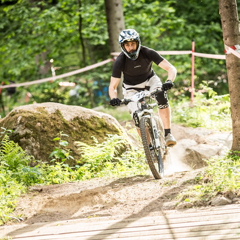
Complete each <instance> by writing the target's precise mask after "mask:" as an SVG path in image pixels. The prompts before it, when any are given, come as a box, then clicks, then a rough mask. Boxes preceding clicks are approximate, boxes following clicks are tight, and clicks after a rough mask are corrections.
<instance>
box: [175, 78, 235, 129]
mask: <svg viewBox="0 0 240 240" xmlns="http://www.w3.org/2000/svg"><path fill="white" fill-rule="evenodd" d="M200 87H201V89H200V90H198V91H197V92H196V96H195V98H194V103H193V104H191V103H190V99H189V98H184V97H183V99H182V100H180V97H179V98H178V100H177V102H176V101H175V102H173V121H174V122H175V123H180V124H182V125H185V126H191V127H204V128H209V129H216V130H227V131H230V130H231V112H230V96H229V94H225V95H217V93H216V92H215V91H214V90H213V89H212V88H210V87H209V86H208V84H207V83H206V82H203V84H201V85H200ZM181 97H182V96H181Z"/></svg>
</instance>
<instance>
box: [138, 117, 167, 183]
mask: <svg viewBox="0 0 240 240" xmlns="http://www.w3.org/2000/svg"><path fill="white" fill-rule="evenodd" d="M139 127H140V131H141V137H142V143H143V148H144V151H145V155H146V159H147V163H148V165H149V168H150V170H151V172H152V174H153V176H154V178H155V179H161V178H162V177H163V175H164V165H163V154H162V151H161V148H159V149H156V148H155V141H154V135H153V131H152V126H151V120H150V118H149V117H145V116H144V117H142V118H141V120H140V126H139ZM160 140H161V138H160ZM150 146H152V147H153V150H151V149H150Z"/></svg>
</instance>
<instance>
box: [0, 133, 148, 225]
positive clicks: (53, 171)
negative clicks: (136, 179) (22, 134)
mask: <svg viewBox="0 0 240 240" xmlns="http://www.w3.org/2000/svg"><path fill="white" fill-rule="evenodd" d="M8 132H9V131H8V130H4V131H3V134H5V136H4V137H3V140H2V142H1V148H0V225H1V224H4V223H5V222H6V221H8V220H9V219H13V218H14V219H18V217H13V216H11V214H12V212H13V211H14V209H15V207H16V204H17V200H18V198H19V196H20V195H21V194H22V193H24V192H26V191H27V189H28V187H29V186H32V185H36V184H45V185H46V184H61V183H65V182H71V181H78V180H85V179H89V178H94V177H111V176H114V175H115V176H119V177H120V176H130V175H135V174H145V173H146V169H147V165H146V164H145V163H144V153H143V151H142V150H139V149H135V150H128V151H125V152H124V151H123V144H124V143H125V141H124V140H123V137H120V136H117V135H113V136H109V137H108V138H107V139H106V141H105V142H103V143H98V142H97V141H96V144H95V145H94V146H89V145H87V144H84V143H80V142H79V146H80V148H81V151H82V154H83V158H81V160H79V164H78V165H76V166H74V167H70V166H69V165H68V164H65V161H66V160H67V159H69V158H72V157H71V155H70V152H69V151H68V150H67V146H68V142H67V141H66V140H64V138H66V137H68V136H67V135H66V134H64V133H60V134H59V136H58V137H56V138H55V139H54V140H55V141H56V142H58V143H59V146H57V147H56V148H55V149H54V151H53V152H52V154H51V157H52V158H53V162H54V164H52V165H49V164H47V163H42V162H39V161H36V160H34V159H33V157H32V156H29V155H28V154H27V153H26V152H25V151H24V150H23V149H22V148H21V147H20V146H19V145H18V144H17V143H14V142H13V141H11V140H9V137H8V135H7V134H6V133H8ZM31 163H34V166H30V164H31Z"/></svg>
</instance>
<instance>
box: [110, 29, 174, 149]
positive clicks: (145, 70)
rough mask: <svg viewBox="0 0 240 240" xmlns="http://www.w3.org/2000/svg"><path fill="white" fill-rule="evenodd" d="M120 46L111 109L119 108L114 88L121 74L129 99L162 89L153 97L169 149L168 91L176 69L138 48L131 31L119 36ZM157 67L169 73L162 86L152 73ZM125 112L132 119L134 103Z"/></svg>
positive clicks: (136, 35) (114, 68)
mask: <svg viewBox="0 0 240 240" xmlns="http://www.w3.org/2000/svg"><path fill="white" fill-rule="evenodd" d="M119 43H120V45H121V49H122V52H121V54H120V55H119V56H118V57H117V59H116V61H115V63H114V66H113V72H112V76H111V81H110V85H109V96H110V99H111V100H110V105H112V106H119V105H120V104H121V100H120V99H119V98H118V93H117V87H118V85H119V84H120V82H121V74H122V73H123V95H124V98H130V97H131V96H133V95H134V94H135V93H136V92H138V91H141V90H144V89H146V90H150V91H153V90H155V89H156V88H159V87H160V88H161V87H162V90H163V91H162V92H159V93H158V94H157V96H156V99H157V102H158V107H159V116H160V117H161V119H162V122H163V126H164V130H165V140H166V145H167V146H169V147H171V146H174V145H175V144H176V143H177V142H176V139H175V138H174V136H173V135H172V133H171V108H170V106H169V102H168V97H167V90H169V89H171V88H172V87H173V86H174V84H173V82H174V80H175V78H176V75H177V70H176V68H175V67H174V66H173V65H172V64H171V63H169V62H168V61H167V60H166V59H164V58H163V57H162V56H161V55H159V54H158V53H157V52H156V51H155V50H153V49H151V48H147V47H145V46H142V45H141V40H140V36H139V34H138V32H137V31H136V30H134V29H125V30H123V31H122V32H121V33H120V35H119ZM153 62H154V63H155V64H157V65H158V66H159V67H161V68H162V69H164V70H166V71H167V72H168V78H167V81H166V82H165V83H163V84H162V82H161V80H160V78H159V77H158V76H157V75H156V74H155V72H154V71H153V69H152V63H153ZM128 108H129V110H130V113H131V114H132V116H133V115H134V112H135V111H136V110H137V109H138V107H137V104H136V102H130V103H129V104H128Z"/></svg>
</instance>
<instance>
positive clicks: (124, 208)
mask: <svg viewBox="0 0 240 240" xmlns="http://www.w3.org/2000/svg"><path fill="white" fill-rule="evenodd" d="M199 171H200V170H197V171H191V172H182V173H176V174H174V176H169V177H166V178H164V179H162V180H155V179H154V178H153V177H152V176H151V175H148V176H134V177H128V178H121V179H92V180H88V181H84V182H74V183H67V184H62V185H52V186H41V187H40V186H39V187H33V188H32V189H31V191H30V193H28V194H26V195H25V196H23V197H22V198H21V200H20V202H19V205H18V208H17V211H16V213H18V214H20V215H22V217H23V218H24V220H26V222H27V223H36V222H48V221H58V220H66V219H74V218H90V217H100V216H116V215H134V216H145V215H153V214H154V212H155V211H159V210H160V209H174V208H175V207H176V203H177V202H176V201H175V200H174V198H175V196H176V195H177V194H178V193H179V192H180V191H182V190H183V189H185V188H186V187H188V186H189V185H190V184H191V181H194V178H195V177H196V175H197V174H198V173H199Z"/></svg>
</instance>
